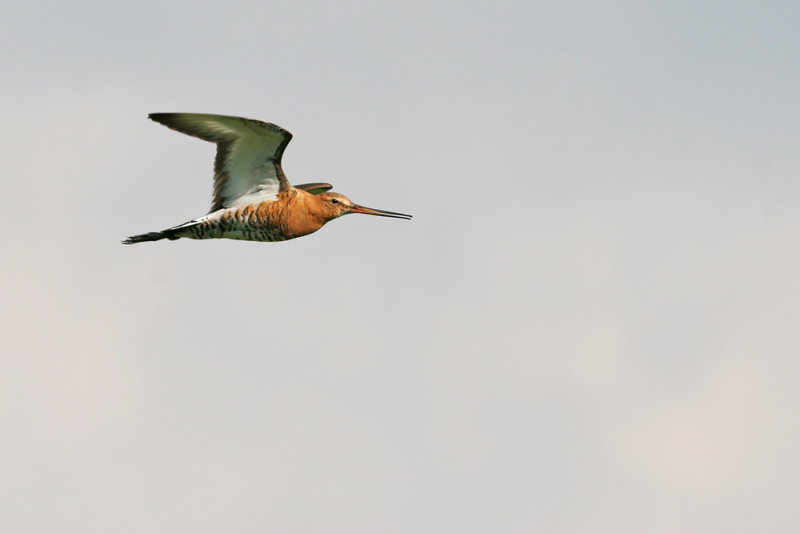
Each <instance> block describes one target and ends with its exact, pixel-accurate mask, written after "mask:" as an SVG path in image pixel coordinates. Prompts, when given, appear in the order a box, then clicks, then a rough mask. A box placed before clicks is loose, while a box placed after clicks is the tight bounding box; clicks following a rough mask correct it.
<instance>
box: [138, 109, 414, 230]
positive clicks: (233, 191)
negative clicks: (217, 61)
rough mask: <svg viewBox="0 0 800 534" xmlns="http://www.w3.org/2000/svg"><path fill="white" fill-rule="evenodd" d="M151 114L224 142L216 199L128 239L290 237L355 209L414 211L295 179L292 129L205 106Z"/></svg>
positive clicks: (218, 159)
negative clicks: (287, 168) (190, 215)
mask: <svg viewBox="0 0 800 534" xmlns="http://www.w3.org/2000/svg"><path fill="white" fill-rule="evenodd" d="M150 118H151V119H153V120H155V121H157V122H160V123H162V124H164V125H166V126H168V127H170V128H172V129H174V130H178V131H180V132H183V133H186V134H189V135H192V136H195V137H199V138H201V139H205V140H206V141H211V142H214V143H216V144H217V157H216V161H215V164H214V202H213V204H212V206H211V211H210V212H209V213H208V214H207V215H205V216H203V217H200V218H197V219H193V220H191V221H189V222H187V223H184V224H181V225H178V226H174V227H172V228H168V229H166V230H162V231H160V232H150V233H147V234H140V235H136V236H132V237H129V238H128V239H126V240H125V241H123V243H126V244H132V243H141V242H143V241H158V240H160V239H180V238H183V237H186V238H191V239H219V238H223V239H243V240H248V241H285V240H287V239H294V238H296V237H301V236H304V235H308V234H310V233H312V232H316V231H317V230H319V229H320V228H322V226H323V225H324V224H325V223H327V222H328V221H330V220H333V219H335V218H337V217H340V216H342V215H346V214H348V213H365V214H369V215H380V216H383V217H396V218H402V219H410V218H411V216H410V215H405V214H402V213H395V212H391V211H383V210H376V209H372V208H366V207H363V206H359V205H357V204H353V202H352V201H350V199H349V198H347V197H346V196H344V195H340V194H338V193H330V192H328V190H329V189H330V188H331V187H332V186H331V185H330V184H325V183H314V184H304V185H298V186H297V187H294V186H292V185H290V184H289V182H288V180H287V179H286V176H285V175H284V174H283V169H282V168H281V163H280V162H281V156H282V155H283V150H284V149H285V148H286V145H287V144H288V143H289V141H290V140H291V138H292V134H290V133H289V132H287V131H286V130H284V129H283V128H281V127H279V126H276V125H274V124H270V123H266V122H261V121H256V120H252V119H243V118H240V117H229V116H225V115H207V114H199V113H154V114H151V115H150Z"/></svg>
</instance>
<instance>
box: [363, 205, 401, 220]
mask: <svg viewBox="0 0 800 534" xmlns="http://www.w3.org/2000/svg"><path fill="white" fill-rule="evenodd" d="M350 213H363V214H365V215H378V216H380V217H394V218H395V219H410V218H411V215H406V214H405V213H397V212H394V211H384V210H376V209H373V208H366V207H364V206H359V205H358V204H353V207H352V208H350Z"/></svg>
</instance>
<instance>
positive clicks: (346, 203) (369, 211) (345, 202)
mask: <svg viewBox="0 0 800 534" xmlns="http://www.w3.org/2000/svg"><path fill="white" fill-rule="evenodd" d="M315 198H317V199H319V205H320V208H321V212H322V213H323V216H324V217H325V220H327V221H330V220H331V219H335V218H337V217H341V216H342V215H347V214H348V213H363V214H365V215H378V216H381V217H394V218H397V219H410V218H411V215H406V214H405V213H395V212H394V211H384V210H376V209H373V208H366V207H364V206H359V205H358V204H354V203H353V201H352V200H350V199H349V198H347V197H346V196H344V195H340V194H339V193H320V194H318V195H315Z"/></svg>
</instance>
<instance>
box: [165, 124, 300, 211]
mask: <svg viewBox="0 0 800 534" xmlns="http://www.w3.org/2000/svg"><path fill="white" fill-rule="evenodd" d="M150 118H151V119H153V120H154V121H156V122H160V123H161V124H163V125H164V126H167V127H169V128H172V129H173V130H177V131H179V132H182V133H185V134H189V135H191V136H194V137H199V138H200V139H203V140H205V141H211V142H212V143H216V144H217V157H216V159H215V160H214V202H213V203H212V205H211V212H213V211H216V210H218V209H221V208H233V207H241V206H246V205H248V204H257V203H259V202H263V201H265V200H275V199H276V198H277V196H278V192H279V191H281V190H285V189H288V188H289V187H290V186H289V182H288V181H287V180H286V176H285V175H284V174H283V169H281V156H282V155H283V151H284V149H285V148H286V145H288V144H289V141H291V139H292V134H291V133H289V132H287V131H286V130H284V129H283V128H281V127H280V126H276V125H274V124H271V123H269V122H261V121H257V120H253V119H244V118H240V117H230V116H227V115H209V114H205V113H151V114H150Z"/></svg>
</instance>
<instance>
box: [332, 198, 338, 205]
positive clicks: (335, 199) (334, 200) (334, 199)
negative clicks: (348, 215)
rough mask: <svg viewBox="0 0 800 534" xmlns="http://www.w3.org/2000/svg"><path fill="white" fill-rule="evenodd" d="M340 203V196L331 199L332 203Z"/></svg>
mask: <svg viewBox="0 0 800 534" xmlns="http://www.w3.org/2000/svg"><path fill="white" fill-rule="evenodd" d="M338 203H339V199H338V198H332V199H331V204H338Z"/></svg>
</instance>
